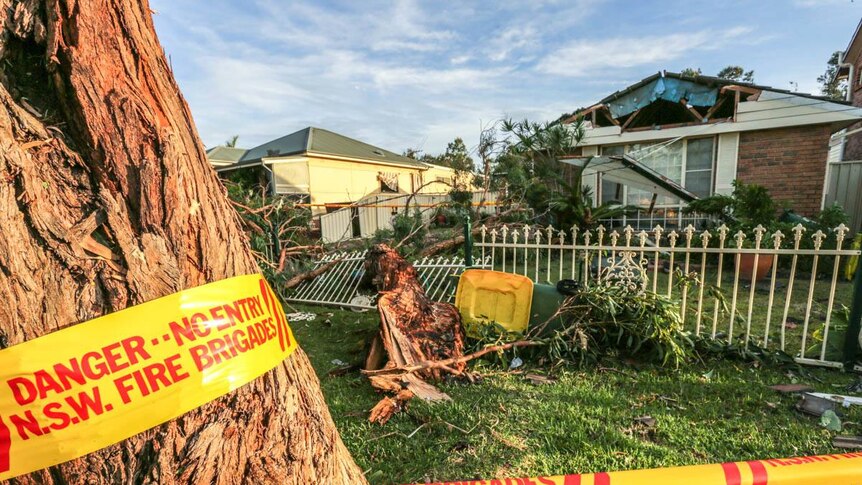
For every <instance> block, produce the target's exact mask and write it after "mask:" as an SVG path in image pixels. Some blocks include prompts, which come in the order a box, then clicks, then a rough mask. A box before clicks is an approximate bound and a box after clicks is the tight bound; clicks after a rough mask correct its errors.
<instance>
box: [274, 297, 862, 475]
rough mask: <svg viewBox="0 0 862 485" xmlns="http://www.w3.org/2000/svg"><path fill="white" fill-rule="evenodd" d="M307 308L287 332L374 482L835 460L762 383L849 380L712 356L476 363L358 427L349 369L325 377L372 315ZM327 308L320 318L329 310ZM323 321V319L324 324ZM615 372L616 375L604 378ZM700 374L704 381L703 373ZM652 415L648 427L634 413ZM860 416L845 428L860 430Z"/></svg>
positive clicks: (788, 404)
mask: <svg viewBox="0 0 862 485" xmlns="http://www.w3.org/2000/svg"><path fill="white" fill-rule="evenodd" d="M297 309H299V310H303V311H312V312H315V313H318V314H319V315H318V317H317V319H316V320H314V321H312V322H295V323H292V324H291V327H292V328H293V329H294V332H295V333H296V336H297V339H298V340H299V343H300V345H301V346H302V347H303V348H304V349H305V351H306V352H307V353H308V354H309V356H310V358H311V361H312V363H313V364H314V367H315V369H316V370H317V373H318V375H319V376H320V380H321V385H322V387H323V392H324V394H325V396H326V399H327V402H328V404H329V408H330V410H331V412H332V415H333V417H334V418H335V421H336V423H337V425H338V428H339V430H340V432H341V436H342V438H343V439H344V442H345V443H346V445H347V447H348V449H349V450H350V452H351V453H352V454H353V456H354V458H355V459H356V461H357V463H358V464H359V466H360V467H362V469H363V470H366V475H367V476H368V478H369V480H370V481H371V482H372V483H381V484H385V483H409V482H417V481H423V480H455V479H470V478H480V477H481V478H493V477H507V476H508V477H511V476H525V475H539V474H563V473H576V472H578V473H584V472H595V471H603V470H623V469H635V468H649V467H659V466H670V465H685V464H696V463H711V462H720V461H735V460H749V459H758V458H768V457H781V456H795V455H809V454H822V453H833V452H835V451H836V450H834V449H833V448H832V447H831V445H830V443H831V440H832V437H833V435H834V434H835V433H833V432H830V431H827V430H825V429H824V428H821V427H820V426H819V424H818V420H817V419H815V418H811V417H808V416H804V415H801V414H800V413H798V412H796V411H795V410H794V409H793V404H794V403H795V402H796V400H797V399H796V398H795V397H793V396H786V395H781V394H778V393H776V392H774V391H772V390H770V389H768V388H767V387H766V386H768V385H772V384H779V383H789V382H794V381H797V380H798V381H799V382H806V383H810V384H812V385H814V386H815V387H816V388H817V390H819V391H823V392H835V393H845V391H844V386H846V385H847V384H849V383H851V382H853V381H854V377H853V376H852V375H849V374H845V373H843V372H840V371H835V370H828V369H819V368H793V369H783V370H782V369H778V368H756V367H755V366H754V365H752V364H751V363H742V362H731V361H724V362H721V361H713V362H708V363H705V364H698V365H692V366H688V367H685V368H682V369H679V370H675V369H663V368H659V367H654V366H646V367H641V368H639V369H635V368H630V367H626V366H624V365H623V364H621V363H619V362H615V361H608V362H604V363H602V365H601V366H598V367H587V368H569V369H563V370H560V369H557V370H554V371H553V372H552V377H553V378H555V379H556V380H555V381H554V382H553V383H552V384H538V385H537V384H533V383H531V382H530V381H529V380H527V379H526V378H525V375H524V371H526V372H532V373H539V374H546V370H544V369H541V368H539V369H537V368H532V367H531V366H530V365H529V364H527V366H526V367H527V368H526V369H519V371H518V372H506V371H505V369H502V368H500V367H499V366H497V365H494V364H492V363H487V362H480V363H478V364H474V365H473V369H474V370H477V371H479V372H480V373H481V374H482V375H483V376H484V380H483V381H482V382H481V383H480V384H475V385H462V384H459V383H443V384H441V385H440V387H441V388H442V389H443V390H444V391H445V392H447V393H448V394H449V395H450V396H452V398H453V401H452V402H448V403H442V404H434V405H431V404H426V403H423V402H419V401H414V402H413V403H412V404H411V406H410V407H409V409H408V410H407V412H404V413H401V414H399V415H397V416H395V417H394V418H393V419H392V420H391V421H390V422H389V423H387V424H386V425H384V426H380V425H372V424H370V423H368V421H367V415H368V410H369V409H370V408H371V407H372V406H373V405H374V404H375V403H376V402H377V400H378V399H379V396H378V394H376V393H375V392H374V390H373V389H372V388H371V386H370V385H369V384H368V382H367V380H366V379H365V378H364V377H362V376H361V375H360V374H359V373H358V371H353V372H350V373H348V374H345V375H341V376H331V375H329V374H328V373H329V371H331V370H332V369H334V368H336V367H337V366H336V365H335V364H333V363H332V361H333V360H335V359H338V360H341V361H344V362H347V363H351V364H359V363H360V362H361V361H362V358H363V348H364V345H365V341H366V339H367V338H368V337H369V335H371V334H372V333H373V332H374V331H376V328H377V314H376V312H369V313H364V314H360V313H353V312H349V311H341V310H334V309H331V308H320V307H317V308H315V307H298V308H297ZM327 313H331V314H332V316H327V315H326V314H327ZM326 320H328V321H329V322H328V323H327V321H326ZM609 369H614V370H609ZM707 374H708V377H706V375H707ZM643 415H651V416H652V417H654V418H656V420H657V423H656V425H655V427H654V428H648V427H646V426H644V425H641V424H638V423H636V422H635V421H634V418H636V417H639V416H643ZM860 422H862V409H859V408H854V409H851V410H849V412H848V415H847V416H845V418H844V423H845V426H844V431H843V433H844V434H862V424H860Z"/></svg>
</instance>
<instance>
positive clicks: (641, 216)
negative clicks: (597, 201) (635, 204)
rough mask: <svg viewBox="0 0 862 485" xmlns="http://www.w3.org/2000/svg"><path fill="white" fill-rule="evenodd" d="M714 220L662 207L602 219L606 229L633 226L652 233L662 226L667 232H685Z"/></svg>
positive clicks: (678, 208) (676, 208)
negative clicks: (691, 227) (689, 227)
mask: <svg viewBox="0 0 862 485" xmlns="http://www.w3.org/2000/svg"><path fill="white" fill-rule="evenodd" d="M711 220H712V218H711V217H710V216H707V215H705V214H700V213H696V212H692V213H685V212H683V211H682V208H681V207H660V208H657V209H653V210H651V211H650V210H647V209H639V210H637V211H636V212H635V213H633V214H627V215H624V216H620V217H615V218H611V219H602V221H601V222H602V224H603V225H604V227H609V228H624V227H626V226H632V227H633V228H634V229H637V230H646V231H651V230H653V228H654V227H656V226H661V227H662V228H664V229H665V230H666V231H668V230H671V229H678V230H684V229H685V228H686V227H687V226H694V227H702V226H703V225H704V223H706V222H709V221H711Z"/></svg>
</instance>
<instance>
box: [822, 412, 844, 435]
mask: <svg viewBox="0 0 862 485" xmlns="http://www.w3.org/2000/svg"><path fill="white" fill-rule="evenodd" d="M820 426H823V427H824V428H826V429H828V430H829V431H835V432H838V431H841V418H839V417H838V415H837V414H835V411H833V410H831V409H827V410H826V411H824V412H823V414H822V415H821V416H820Z"/></svg>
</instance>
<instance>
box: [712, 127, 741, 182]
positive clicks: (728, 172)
mask: <svg viewBox="0 0 862 485" xmlns="http://www.w3.org/2000/svg"><path fill="white" fill-rule="evenodd" d="M738 157H739V133H722V134H720V135H718V151H717V152H716V156H715V193H716V194H730V193H731V192H733V179H735V178H736V165H737V159H738Z"/></svg>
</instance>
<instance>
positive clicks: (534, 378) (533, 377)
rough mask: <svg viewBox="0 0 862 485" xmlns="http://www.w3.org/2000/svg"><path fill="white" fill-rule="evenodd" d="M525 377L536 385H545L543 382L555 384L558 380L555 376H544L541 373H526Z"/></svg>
mask: <svg viewBox="0 0 862 485" xmlns="http://www.w3.org/2000/svg"><path fill="white" fill-rule="evenodd" d="M524 379H526V380H528V381H530V384H534V385H537V386H538V385H543V384H553V383H555V382H557V379H556V378H555V377H550V376H543V375H541V374H524Z"/></svg>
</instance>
